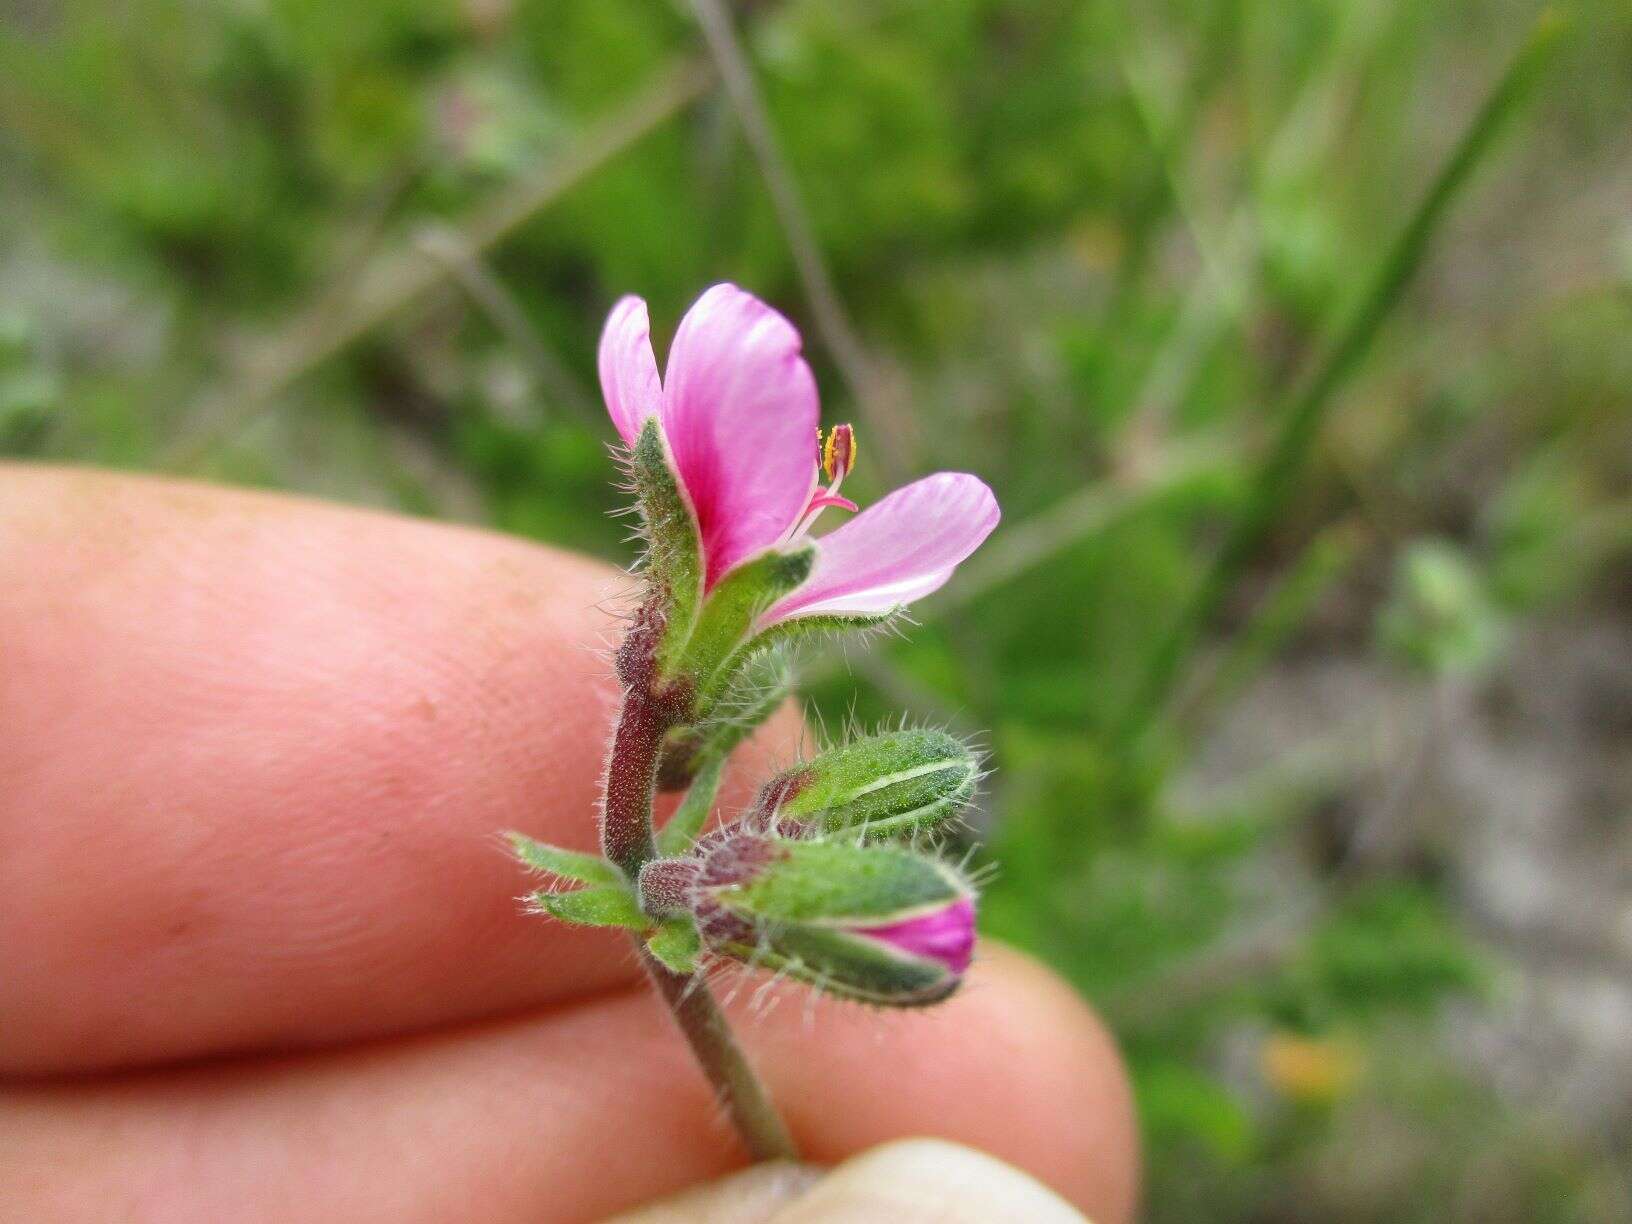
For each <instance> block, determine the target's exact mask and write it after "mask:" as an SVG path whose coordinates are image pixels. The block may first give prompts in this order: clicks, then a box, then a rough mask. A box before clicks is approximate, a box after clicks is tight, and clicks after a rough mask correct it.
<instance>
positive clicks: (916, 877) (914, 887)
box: [712, 841, 969, 926]
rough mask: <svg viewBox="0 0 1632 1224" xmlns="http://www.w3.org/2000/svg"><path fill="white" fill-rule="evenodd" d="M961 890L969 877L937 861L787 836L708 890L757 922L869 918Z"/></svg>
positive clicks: (906, 911) (903, 912) (935, 902)
mask: <svg viewBox="0 0 1632 1224" xmlns="http://www.w3.org/2000/svg"><path fill="white" fill-rule="evenodd" d="M968 895H969V887H968V885H967V884H965V883H964V882H963V880H962V879H960V878H959V877H958V875H957V874H956V873H955V872H954V871H953V870H952V869H951V868H950V867H948V866H946V864H944V863H941V862H938V861H937V860H935V859H932V858H929V857H926V856H925V855H921V854H915V853H913V852H912V851H910V850H900V849H896V848H894V847H890V846H865V847H863V846H857V845H855V844H853V843H851V842H847V841H844V842H841V841H827V842H815V841H813V842H787V843H785V844H784V846H783V853H782V854H781V856H780V857H779V858H778V860H777V861H776V862H775V863H774V864H772V865H770V866H768V867H766V868H765V869H764V870H763V871H761V872H759V873H758V874H756V875H755V876H754V877H753V878H752V879H751V880H749V881H747V882H746V883H740V884H731V885H726V886H723V887H720V888H717V889H714V890H712V896H713V899H714V900H715V901H716V902H718V903H719V904H720V905H721V906H722V907H724V908H725V909H727V910H729V911H730V912H732V913H733V914H736V915H738V916H739V917H742V918H745V919H747V920H749V921H750V922H753V923H755V924H756V925H758V924H763V923H799V924H806V925H816V926H843V925H854V924H857V923H864V924H869V925H876V924H879V923H885V922H897V921H900V920H902V919H905V918H910V917H913V916H914V915H916V914H919V913H923V912H926V911H929V910H933V909H936V908H938V907H940V906H943V905H949V904H951V903H952V902H955V901H959V900H961V899H963V898H964V897H967V896H968Z"/></svg>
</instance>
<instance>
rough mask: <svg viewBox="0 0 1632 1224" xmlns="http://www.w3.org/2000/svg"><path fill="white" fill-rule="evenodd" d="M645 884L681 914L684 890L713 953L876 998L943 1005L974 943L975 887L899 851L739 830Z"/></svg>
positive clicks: (654, 866)
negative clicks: (678, 908) (943, 1000)
mask: <svg viewBox="0 0 1632 1224" xmlns="http://www.w3.org/2000/svg"><path fill="white" fill-rule="evenodd" d="M641 887H642V894H643V901H642V904H643V906H644V907H645V908H646V910H647V912H649V913H673V912H674V911H675V909H676V908H677V898H678V897H679V896H681V895H684V896H685V898H686V900H685V904H686V905H687V906H689V908H690V911H691V913H692V915H693V917H694V918H695V919H696V922H697V928H698V931H699V933H700V934H701V937H702V942H703V946H704V947H706V948H707V949H708V950H709V951H711V952H713V953H715V954H717V955H723V956H728V957H731V958H732V959H735V960H740V961H744V962H746V963H748V964H751V965H754V966H756V967H762V968H766V969H771V970H774V971H776V972H779V973H785V974H787V975H788V976H790V977H793V978H797V979H799V980H801V981H805V982H810V983H812V984H814V985H817V986H819V987H821V988H822V989H825V990H828V991H830V992H831V993H833V994H836V995H840V996H843V997H845V998H851V999H859V1000H864V1001H866V1002H870V1003H880V1004H885V1005H889V1006H895V1007H915V1006H922V1005H924V1004H929V1003H935V1002H939V1001H940V1000H941V999H944V998H946V996H947V995H949V994H951V993H952V992H953V991H954V990H955V989H957V986H958V983H959V982H960V981H961V980H962V977H963V974H964V971H965V970H966V969H968V967H969V960H970V956H971V954H972V952H973V949H974V940H975V925H974V913H975V907H974V894H973V892H972V890H971V889H970V887H969V885H968V884H967V883H966V882H965V881H964V880H963V879H962V877H960V876H959V875H958V874H957V873H956V872H955V871H954V870H953V869H952V868H950V867H948V866H947V865H946V864H944V863H941V862H938V861H937V860H935V859H932V858H929V857H927V856H925V855H921V854H917V853H914V852H912V851H908V850H904V849H898V848H895V847H879V846H858V845H855V844H854V843H851V842H847V841H846V842H836V841H792V840H788V839H786V838H781V837H777V836H775V835H772V834H766V833H760V832H754V831H750V830H746V829H741V828H738V829H733V830H728V831H726V832H724V833H722V834H718V835H716V836H715V837H713V838H711V839H709V840H708V841H707V842H706V843H705V844H703V845H701V846H700V847H699V850H698V853H697V854H695V855H692V856H689V857H688V858H686V859H659V860H657V861H655V862H652V863H649V864H648V865H647V867H646V869H645V871H643V872H642V875H641Z"/></svg>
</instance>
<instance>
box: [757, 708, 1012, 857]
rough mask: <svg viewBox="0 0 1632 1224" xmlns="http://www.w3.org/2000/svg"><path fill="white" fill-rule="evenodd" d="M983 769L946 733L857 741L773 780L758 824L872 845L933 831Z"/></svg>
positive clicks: (954, 809) (761, 803) (964, 799)
mask: <svg viewBox="0 0 1632 1224" xmlns="http://www.w3.org/2000/svg"><path fill="white" fill-rule="evenodd" d="M979 772H980V762H979V761H978V760H977V759H976V757H975V754H974V753H973V752H971V751H970V750H969V749H968V747H967V746H965V745H964V744H962V743H960V742H959V741H958V740H957V739H955V738H954V737H952V736H950V735H948V734H946V733H945V732H944V731H922V730H920V731H894V732H889V733H887V734H884V735H872V736H868V737H867V738H865V739H859V740H856V741H855V742H854V743H850V744H846V745H844V746H843V747H841V748H834V749H831V750H830V751H828V752H824V753H822V754H821V755H820V756H818V757H817V758H816V759H815V760H813V761H810V762H808V763H806V764H804V765H800V766H798V767H796V768H794V769H790V770H787V771H786V772H784V773H782V774H780V775H778V776H777V777H775V778H772V779H771V780H770V781H769V782H767V783H766V784H765V786H764V788H763V789H762V790H761V791H760V795H759V803H758V814H757V819H758V820H759V821H760V822H762V823H764V824H765V825H767V826H770V825H773V824H774V825H775V826H776V827H778V828H779V829H781V830H783V831H788V829H789V826H794V825H798V826H804V827H806V828H809V829H812V830H815V831H818V832H824V833H831V832H837V831H839V830H855V831H856V832H858V833H860V834H862V835H863V836H865V837H867V838H869V839H875V838H884V837H897V836H901V835H903V834H908V833H914V832H917V831H919V830H922V829H929V828H933V827H934V826H935V825H938V824H940V823H941V822H942V821H943V820H945V819H947V818H948V817H949V816H952V815H953V814H955V813H956V812H957V811H958V810H959V809H961V808H962V807H963V805H964V804H966V803H967V802H968V801H969V798H970V796H972V795H973V794H974V791H975V779H976V777H977V776H978V774H979Z"/></svg>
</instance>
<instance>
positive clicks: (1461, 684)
mask: <svg viewBox="0 0 1632 1224" xmlns="http://www.w3.org/2000/svg"><path fill="white" fill-rule="evenodd" d="M702 11H704V12H709V11H712V12H716V13H718V12H719V11H720V10H719V7H718V5H717V3H707V4H704V5H702ZM1538 14H1539V6H1537V5H1534V4H1529V3H1519V2H1516V0H1513V2H1510V0H1427V2H1422V3H1410V2H1407V0H1196V2H1195V3H1178V2H1177V0H1151V2H1150V3H1145V4H1139V5H1124V4H1118V3H1101V2H1090V3H1065V2H1063V0H1030V2H1025V0H912V2H908V0H826V2H823V3H816V2H803V0H780V2H777V0H764V2H761V3H754V4H749V5H738V6H737V7H736V8H735V9H734V10H733V11H732V12H731V14H730V16H731V18H732V20H733V21H734V23H735V28H736V30H737V40H736V41H735V43H734V44H733V43H732V42H731V41H730V40H726V41H724V42H722V41H721V40H719V39H716V40H715V41H714V42H713V43H710V42H709V41H708V40H706V39H705V38H704V37H703V36H702V33H701V29H700V27H699V24H698V20H697V11H696V10H694V9H693V8H692V7H691V6H690V5H689V4H687V3H664V2H658V0H556V2H546V0H371V2H369V3H355V4H346V3H341V4H334V3H315V2H313V0H259V2H250V0H243V2H235V3H225V4H203V3H172V2H168V0H140V2H139V3H124V4H118V5H108V4H105V3H78V4H74V3H69V4H49V3H42V2H39V0H0V202H3V208H0V286H3V293H0V451H3V452H5V453H8V454H12V455H22V456H31V457H37V458H39V459H42V460H59V461H72V462H80V463H100V464H110V465H115V466H120V467H126V468H135V469H143V470H150V471H158V472H167V473H173V474H182V475H188V476H196V477H203V478H209V479H215V480H224V481H230V482H236V483H242V484H252V485H260V486H269V487H276V488H285V489H292V490H298V491H300V492H303V493H308V494H313V495H318V496H325V497H332V498H338V499H341V500H344V501H350V502H357V503H365V504H371V505H377V506H384V507H390V508H393V509H396V510H401V511H406V512H408V513H413V514H423V515H430V516H435V517H438V518H448V519H460V520H467V521H471V522H477V523H484V524H487V525H490V526H492V527H495V528H497V529H499V530H502V531H508V532H514V533H519V534H522V535H526V536H531V537H535V538H538V539H541V540H548V541H551V542H554V543H558V544H564V545H567V546H570V547H573V548H577V549H581V550H586V551H589V552H593V553H597V554H599V555H602V556H604V557H607V558H611V559H614V560H620V561H626V560H628V559H629V552H628V547H627V545H626V544H625V542H624V541H623V539H622V530H623V529H622V527H621V526H620V525H619V524H618V523H617V522H616V521H614V520H613V519H611V518H609V517H608V516H607V513H606V512H607V511H608V510H610V509H613V508H614V507H615V505H616V504H617V495H616V494H615V492H614V490H613V489H612V487H611V484H610V481H609V476H610V475H611V472H612V469H611V465H610V464H609V461H608V457H607V452H606V447H607V444H608V442H609V440H610V439H611V430H610V428H609V426H608V423H607V421H606V419H605V416H604V412H603V410H602V409H601V407H600V403H599V395H598V391H597V388H596V386H595V381H594V361H593V353H594V344H595V339H596V336H597V333H598V329H599V326H600V323H601V320H602V319H603V317H604V315H605V312H606V310H607V308H608V306H609V305H610V303H611V302H612V301H613V300H614V299H615V298H616V297H617V296H618V295H620V294H622V293H625V292H638V293H641V294H643V295H645V296H646V297H648V298H649V299H650V301H651V303H652V312H653V318H654V322H655V324H656V330H657V332H658V341H659V350H660V351H661V349H662V347H663V345H664V344H665V343H666V339H667V336H668V335H669V334H670V333H672V329H673V326H674V324H675V322H676V321H677V319H678V317H679V315H680V313H681V311H682V310H683V309H684V307H685V306H686V305H687V303H688V302H689V301H690V300H691V298H692V297H693V296H694V295H695V294H696V293H697V292H699V291H700V290H701V289H702V288H703V287H704V286H705V285H707V284H709V283H711V282H712V281H715V280H720V279H733V280H736V281H738V282H740V283H742V284H743V285H745V286H747V287H749V288H751V289H752V290H754V291H755V292H757V293H759V294H761V295H762V296H764V297H766V298H768V299H770V300H771V301H773V302H775V303H777V304H778V305H779V306H780V307H782V308H783V309H784V310H785V311H786V312H787V313H788V314H790V315H791V316H792V317H794V318H795V319H796V321H798V322H799V324H800V325H801V327H802V328H803V329H804V331H805V333H806V336H807V340H808V345H809V349H810V351H811V356H812V359H813V362H814V363H815V365H816V367H817V373H818V377H819V379H820V381H821V385H822V387H823V392H824V399H825V404H826V409H825V411H826V416H827V419H828V421H830V422H831V421H837V420H845V419H853V420H855V421H856V422H857V423H858V425H859V428H860V431H861V456H862V464H861V467H860V469H859V471H858V473H857V475H856V477H855V478H854V482H853V485H852V486H851V488H855V489H857V490H859V491H860V492H861V493H863V494H866V495H869V496H870V495H876V494H877V493H878V492H880V491H881V490H883V489H885V488H888V487H889V486H890V485H891V484H892V483H894V482H895V481H896V480H897V479H899V478H901V477H903V476H905V475H908V474H913V473H918V472H923V471H927V470H930V469H933V468H937V467H954V468H964V469H969V470H973V471H976V472H979V473H980V474H982V475H983V476H984V477H986V478H987V479H988V480H989V481H990V482H991V483H992V484H993V486H994V487H995V488H996V489H997V491H998V494H999V497H1000V499H1001V501H1002V502H1003V505H1004V508H1005V513H1006V518H1005V523H1004V526H1003V527H1002V528H1000V529H999V531H998V533H997V534H996V535H995V536H994V537H993V539H992V540H991V542H990V543H989V544H988V546H987V547H986V549H985V550H984V551H983V552H982V554H980V555H979V556H978V557H977V559H976V560H975V561H973V562H971V563H970V564H969V565H968V566H966V567H965V569H964V570H963V571H962V572H961V573H960V575H959V577H958V578H957V580H956V581H955V582H954V583H953V584H952V585H951V586H950V587H949V588H947V589H946V590H945V591H943V592H942V593H941V594H940V595H939V596H937V597H936V598H934V599H933V600H930V601H928V602H927V603H926V604H925V605H924V606H923V607H922V609H921V610H920V620H921V621H922V627H921V628H919V629H917V630H915V631H913V632H911V633H910V634H909V635H907V636H905V637H904V638H902V639H900V640H897V639H893V638H891V639H885V640H882V641H879V642H876V643H874V644H872V645H870V646H868V647H866V648H860V649H857V648H852V649H850V650H849V651H848V652H847V653H840V654H834V655H832V656H819V657H815V658H812V659H811V660H809V669H808V675H809V683H808V692H809V695H810V699H811V701H812V703H813V706H814V708H815V711H816V712H817V714H818V715H819V716H820V717H821V718H822V719H823V720H824V721H825V723H826V724H827V725H828V726H829V727H832V728H839V727H841V726H843V725H844V724H845V723H846V722H847V721H849V720H855V721H858V722H860V723H862V724H873V723H877V722H880V721H883V720H886V719H891V718H894V717H896V716H897V714H898V712H900V711H902V710H905V711H908V712H909V713H910V715H911V716H912V717H913V718H915V719H918V720H922V721H929V722H935V723H939V724H942V725H947V726H951V727H953V728H955V729H960V730H968V731H970V732H972V733H975V732H978V733H980V734H981V735H982V742H983V743H985V744H986V745H987V746H989V748H990V751H991V756H992V764H993V767H994V769H995V771H996V772H995V773H994V776H993V778H992V779H991V784H990V786H989V788H988V790H987V793H986V795H985V796H984V798H983V800H982V803H981V806H980V811H979V812H978V813H977V815H976V823H977V825H978V827H979V830H980V837H981V840H983V841H984V842H985V844H986V850H985V851H984V852H983V853H984V854H986V855H989V856H990V857H991V858H992V859H994V860H995V861H996V862H998V863H999V864H1000V869H999V870H998V871H997V872H996V874H995V875H994V877H993V880H992V884H991V887H990V892H989V894H988V900H987V902H986V905H985V909H984V923H985V926H986V928H987V929H988V930H989V931H990V932H991V933H993V934H997V935H1001V936H1003V937H1004V938H1007V939H1009V940H1012V941H1015V942H1017V943H1019V944H1022V945H1024V946H1026V947H1028V948H1030V949H1032V950H1033V951H1035V952H1036V953H1038V954H1039V955H1041V956H1043V957H1045V958H1047V959H1048V960H1049V961H1051V962H1052V963H1053V964H1054V965H1056V966H1057V967H1058V968H1059V970H1060V971H1061V972H1062V973H1064V974H1065V975H1067V976H1068V977H1069V978H1070V979H1071V980H1072V981H1073V982H1074V983H1075V984H1076V985H1077V987H1078V988H1080V989H1081V991H1082V992H1083V993H1084V994H1085V995H1086V996H1087V997H1088V998H1090V999H1092V1000H1093V1001H1094V1002H1095V1003H1096V1005H1098V1006H1099V1007H1100V1008H1101V1009H1102V1010H1103V1011H1104V1013H1105V1014H1106V1015H1107V1016H1108V1018H1109V1020H1110V1022H1111V1024H1112V1025H1113V1027H1114V1028H1115V1029H1116V1031H1117V1033H1118V1035H1119V1037H1120V1039H1121V1040H1122V1042H1123V1044H1124V1046H1125V1048H1126V1050H1127V1052H1128V1055H1129V1058H1130V1059H1131V1061H1132V1064H1133V1068H1134V1074H1135V1078H1136V1081H1137V1087H1138V1092H1139V1099H1140V1105H1141V1110H1142V1119H1143V1126H1144V1130H1145V1135H1146V1139H1147V1143H1148V1188H1147V1207H1146V1213H1147V1217H1148V1218H1149V1219H1150V1220H1152V1221H1189V1220H1203V1219H1204V1220H1224V1221H1237V1220H1239V1221H1305V1220H1307V1221H1349V1220H1355V1221H1359V1220H1389V1221H1443V1220H1454V1221H1480V1222H1496V1224H1500V1222H1502V1221H1509V1220H1511V1221H1625V1220H1632V1173H1629V1167H1632V1162H1628V1161H1627V1159H1626V1153H1627V1152H1628V1150H1632V818H1629V812H1632V620H1629V617H1628V609H1629V607H1632V564H1629V562H1632V556H1629V554H1632V499H1629V498H1632V489H1629V480H1628V477H1629V473H1632V415H1629V414H1628V412H1627V402H1628V389H1629V387H1632V343H1629V334H1632V7H1629V6H1627V5H1626V4H1624V3H1614V2H1608V0H1606V2H1604V3H1599V4H1586V3H1583V4H1581V5H1579V6H1574V7H1570V8H1567V9H1565V10H1563V11H1562V14H1561V15H1562V16H1563V17H1565V18H1566V19H1567V20H1565V21H1564V22H1563V23H1562V29H1561V30H1560V29H1559V28H1558V27H1557V26H1555V25H1553V24H1550V23H1549V22H1548V21H1547V20H1546V19H1545V18H1544V19H1543V20H1542V22H1541V24H1540V25H1539V26H1538V24H1537V18H1538ZM1550 40H1551V41H1550ZM737 54H740V55H741V56H742V57H743V58H744V60H745V61H746V63H747V66H748V73H747V75H742V76H738V75H734V74H733V73H732V71H731V69H732V67H733V65H734V64H735V63H736V61H735V59H734V56H735V55H737ZM722 65H723V66H724V67H725V69H726V73H725V78H726V81H727V83H728V84H730V85H732V86H734V88H725V87H723V86H722V84H721V75H720V68H721V66H722ZM849 491H851V489H850V488H847V492H849ZM1060 1125H1062V1126H1070V1125H1072V1120H1071V1119H1068V1118H1062V1119H1061V1120H1060Z"/></svg>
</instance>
